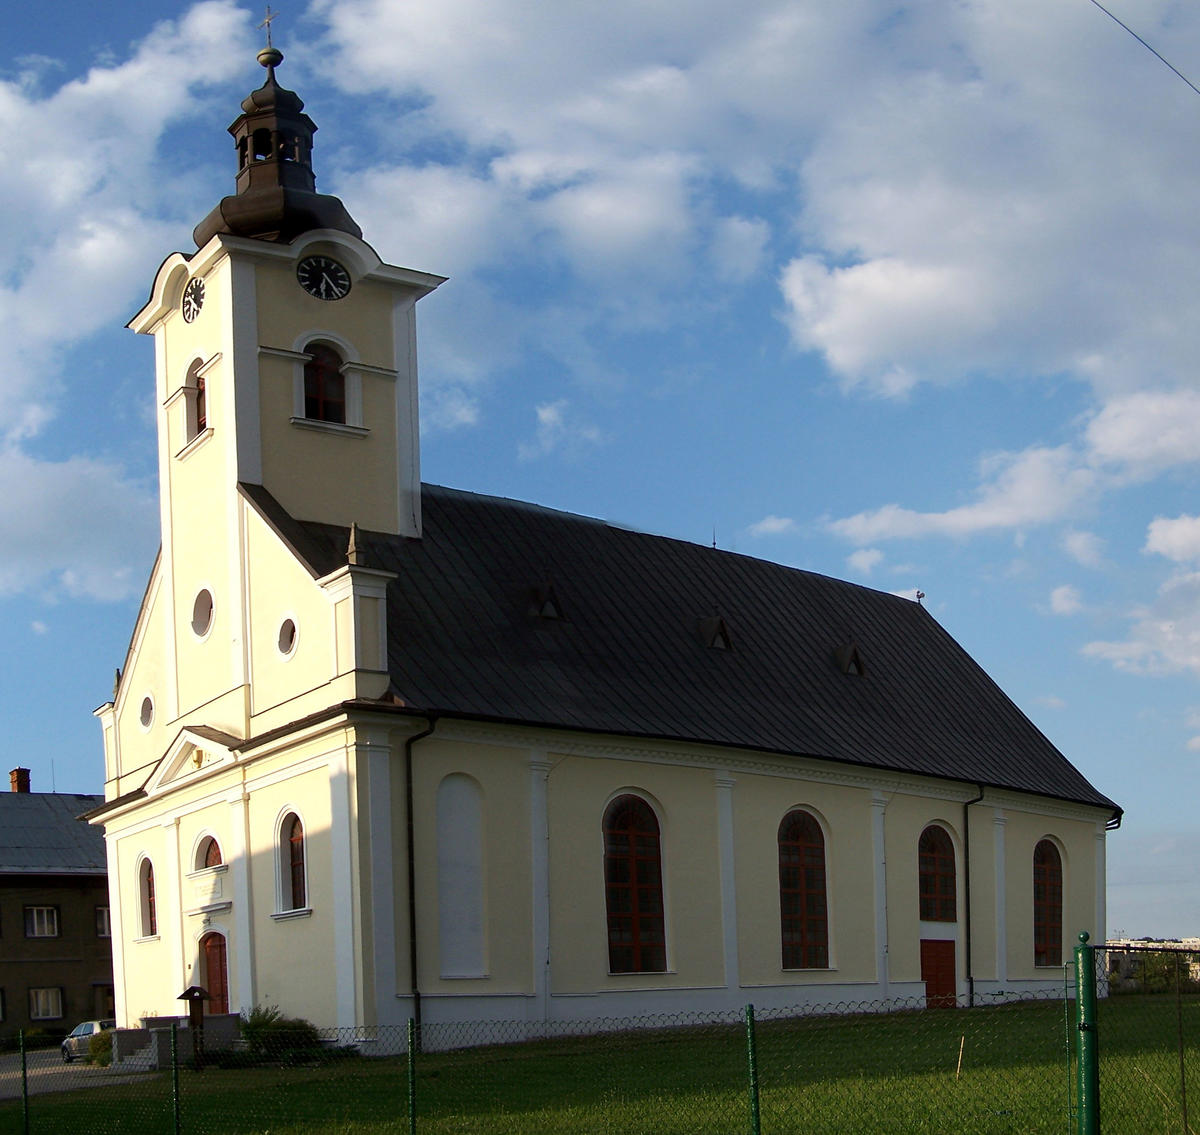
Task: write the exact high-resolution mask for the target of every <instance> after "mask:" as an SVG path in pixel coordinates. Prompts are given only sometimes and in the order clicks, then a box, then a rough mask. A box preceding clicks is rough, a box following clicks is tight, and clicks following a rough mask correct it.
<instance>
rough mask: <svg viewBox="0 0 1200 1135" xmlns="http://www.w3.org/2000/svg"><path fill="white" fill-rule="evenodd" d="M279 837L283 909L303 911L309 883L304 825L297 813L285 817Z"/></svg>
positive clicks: (306, 900) (290, 813)
mask: <svg viewBox="0 0 1200 1135" xmlns="http://www.w3.org/2000/svg"><path fill="white" fill-rule="evenodd" d="M279 836H280V839H279V860H280V868H281V871H280V874H281V876H282V882H283V886H282V898H283V909H284V910H303V909H304V908H305V907H306V906H307V905H308V882H307V877H306V875H305V870H304V824H303V823H302V822H301V820H300V817H299V816H297V815H296V813H295V812H289V813H288V814H287V815H286V816H284V818H283V823H282V824H280V828H279Z"/></svg>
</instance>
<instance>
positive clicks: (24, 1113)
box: [17, 1029, 29, 1135]
mask: <svg viewBox="0 0 1200 1135" xmlns="http://www.w3.org/2000/svg"><path fill="white" fill-rule="evenodd" d="M17 1046H18V1047H19V1048H20V1050H21V1125H22V1127H23V1128H24V1132H25V1135H29V1068H28V1066H27V1064H26V1062H25V1030H24V1029H19V1030H18V1031H17Z"/></svg>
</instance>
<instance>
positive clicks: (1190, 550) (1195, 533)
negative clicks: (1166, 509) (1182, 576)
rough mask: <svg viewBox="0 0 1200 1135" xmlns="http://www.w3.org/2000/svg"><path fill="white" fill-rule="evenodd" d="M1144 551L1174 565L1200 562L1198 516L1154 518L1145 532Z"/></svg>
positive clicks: (1199, 520)
mask: <svg viewBox="0 0 1200 1135" xmlns="http://www.w3.org/2000/svg"><path fill="white" fill-rule="evenodd" d="M1145 550H1146V551H1147V552H1153V553H1156V554H1157V555H1160V556H1166V557H1167V559H1169V560H1174V561H1175V562H1176V563H1190V562H1193V561H1195V560H1200V516H1177V517H1175V518H1174V519H1173V520H1171V519H1168V518H1167V517H1165V516H1156V517H1155V518H1154V519H1153V520H1152V521H1150V526H1149V528H1148V529H1147V530H1146V547H1145Z"/></svg>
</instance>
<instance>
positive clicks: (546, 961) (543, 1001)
mask: <svg viewBox="0 0 1200 1135" xmlns="http://www.w3.org/2000/svg"><path fill="white" fill-rule="evenodd" d="M553 768H554V765H553V764H552V763H551V762H550V761H548V760H547V759H546V754H545V753H544V752H542V750H540V749H532V750H530V753H529V861H530V862H529V881H530V884H531V895H530V909H531V911H532V914H533V926H532V929H533V959H532V960H533V975H532V976H533V993H534V997H535V998H536V1002H537V1013H538V1015H539V1016H540V1017H541V1019H542V1020H546V1019H548V1014H549V1011H550V1001H549V994H550V988H551V985H550V973H551V968H550V967H551V964H552V963H551V957H552V955H551V953H550V791H549V789H550V772H551V770H552V769H553Z"/></svg>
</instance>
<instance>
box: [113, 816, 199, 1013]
mask: <svg viewBox="0 0 1200 1135" xmlns="http://www.w3.org/2000/svg"><path fill="white" fill-rule="evenodd" d="M147 811H148V810H147ZM173 834H174V833H173V831H172V830H171V829H170V827H164V826H163V825H162V823H161V822H158V821H157V820H156V819H146V820H144V822H143V824H142V825H140V830H139V828H135V829H134V830H133V831H130V832H128V833H127V834H123V835H121V836H119V837H118V838H116V839H112V840H109V842H108V852H109V867H108V869H109V873H110V874H112V873H114V872H115V873H116V876H117V879H118V885H119V886H120V888H121V894H122V902H121V914H120V925H119V927H114V928H113V932H114V933H120V934H121V937H122V940H123V943H124V946H123V949H122V950H121V951H120V956H121V961H122V970H123V972H121V973H114V975H113V977H114V980H115V981H116V982H118V983H119V984H123V985H124V987H125V1007H126V1014H127V1017H128V1019H127V1020H125V1021H122V1022H120V1023H121V1024H123V1025H129V1026H136V1024H137V1021H138V1018H139V1017H143V1016H158V1015H165V1014H174V1013H177V1012H178V1011H179V1009H178V1006H179V1002H177V1001H176V1000H175V998H176V997H178V995H179V994H180V993H182V992H183V987H182V986H180V988H178V989H174V988H173V987H174V985H175V984H176V982H177V981H178V977H179V968H178V964H177V961H176V959H177V958H178V955H179V947H180V937H179V919H178V917H176V916H174V915H173V914H172V911H173V910H176V909H178V900H177V898H176V896H177V894H178V884H177V882H176V880H175V878H174V876H173V872H172V871H171V868H170V855H169V849H170V846H171V843H172V837H173ZM143 857H145V858H148V859H149V860H150V863H151V865H152V866H153V868H154V883H155V898H156V904H157V912H158V934H157V935H155V936H152V937H146V936H143V935H142V932H141V911H142V904H141V891H140V889H139V885H138V870H139V865H140V863H141V861H142V859H143ZM115 957H116V955H115V954H114V961H115Z"/></svg>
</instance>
